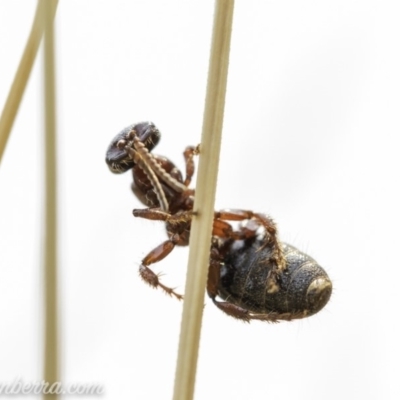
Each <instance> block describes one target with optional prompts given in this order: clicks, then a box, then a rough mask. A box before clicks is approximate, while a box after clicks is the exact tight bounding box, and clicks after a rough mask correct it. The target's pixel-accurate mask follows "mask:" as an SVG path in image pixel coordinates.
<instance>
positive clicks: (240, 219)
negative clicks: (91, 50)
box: [106, 122, 332, 322]
mask: <svg viewBox="0 0 400 400" xmlns="http://www.w3.org/2000/svg"><path fill="white" fill-rule="evenodd" d="M160 138H161V133H160V131H159V130H158V128H157V127H156V126H155V125H154V124H153V123H152V122H141V123H137V124H132V125H130V126H128V127H127V128H125V129H123V130H122V131H121V132H120V133H118V134H117V135H116V136H115V138H114V139H113V140H112V142H111V144H110V145H109V147H108V150H107V153H106V163H107V165H108V166H109V168H110V170H111V171H112V172H114V173H123V172H126V171H128V170H129V169H131V170H132V174H133V184H132V190H133V192H134V194H135V195H136V197H137V198H138V199H139V200H140V201H141V202H142V203H143V204H144V205H145V206H146V207H147V208H144V209H134V210H133V215H134V216H135V217H139V218H145V219H150V220H156V221H162V222H164V223H165V227H166V231H167V236H168V239H167V240H166V241H164V242H163V243H161V244H160V245H158V246H157V247H155V248H154V249H153V250H151V251H150V252H149V253H148V254H147V255H146V256H145V257H144V258H143V259H142V261H141V265H140V267H139V274H140V276H141V277H142V279H143V280H144V281H145V282H146V283H147V284H149V285H150V286H152V287H153V288H161V289H162V290H163V291H164V292H166V293H167V294H169V295H171V296H174V297H176V298H177V299H179V300H181V299H182V298H183V296H182V295H181V294H179V293H177V292H175V290H174V289H173V288H170V287H168V286H166V285H165V284H164V283H162V282H161V280H160V276H159V275H158V274H156V273H154V272H153V271H152V269H151V268H150V266H151V265H152V264H155V263H157V262H159V261H161V260H162V259H164V258H165V257H166V256H168V254H170V253H171V251H172V250H173V249H174V248H175V246H187V245H188V244H189V235H190V226H191V221H192V218H193V217H194V216H195V215H196V213H195V211H194V210H193V203H194V196H195V191H194V189H192V188H190V184H191V180H192V177H193V174H194V171H195V166H194V157H195V156H196V155H197V154H198V153H199V146H197V147H195V146H187V147H186V148H185V150H184V152H183V156H184V160H185V178H183V174H182V172H181V171H180V170H179V169H178V168H177V167H176V165H175V164H174V163H173V162H172V161H171V160H169V159H168V158H167V157H165V156H160V155H156V154H153V153H152V151H153V149H154V147H155V146H156V145H157V144H158V142H159V140H160ZM207 293H208V295H209V297H210V298H211V299H212V301H213V303H214V304H215V305H216V306H217V307H218V308H219V309H220V310H222V311H223V312H224V313H225V314H227V315H229V316H231V317H234V318H236V319H239V320H242V321H246V322H249V321H251V320H261V321H268V322H278V321H281V320H286V321H290V320H293V319H299V318H304V317H307V316H310V315H313V314H315V313H317V312H318V311H320V310H321V309H322V308H323V307H324V306H325V305H326V304H327V302H328V301H329V298H330V296H331V293H332V282H331V280H330V279H329V276H328V275H327V273H326V272H325V271H324V269H323V268H322V267H321V266H320V265H319V264H318V263H317V262H316V261H315V260H314V259H313V258H311V257H310V256H308V255H307V254H305V253H303V252H301V251H300V250H298V249H296V248H295V247H293V246H291V245H289V244H286V243H283V242H281V241H280V239H279V236H278V231H277V227H276V224H275V222H274V221H273V220H272V218H271V217H269V216H268V215H265V214H263V213H257V212H253V211H250V210H231V209H226V210H220V211H215V212H214V221H213V229H212V240H211V243H210V258H209V272H208V280H207Z"/></svg>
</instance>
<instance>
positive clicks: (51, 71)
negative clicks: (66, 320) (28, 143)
mask: <svg viewBox="0 0 400 400" xmlns="http://www.w3.org/2000/svg"><path fill="white" fill-rule="evenodd" d="M56 6H57V1H56V0H47V1H46V6H45V7H42V14H43V22H44V27H45V35H44V101H45V138H44V139H45V140H44V146H45V168H44V169H45V204H44V206H45V232H44V279H45V281H44V319H45V320H44V342H45V343H44V372H43V375H44V376H43V378H44V380H45V381H46V382H49V383H50V385H51V384H52V383H53V382H56V381H59V380H60V379H59V371H58V367H59V359H58V354H59V343H58V296H57V148H56V95H55V60H54V58H55V57H54V26H53V16H54V12H55V9H56ZM44 398H46V399H48V398H52V399H56V398H57V395H56V394H53V395H50V396H46V395H44Z"/></svg>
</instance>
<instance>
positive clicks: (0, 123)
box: [0, 0, 57, 163]
mask: <svg viewBox="0 0 400 400" xmlns="http://www.w3.org/2000/svg"><path fill="white" fill-rule="evenodd" d="M45 3H46V0H39V1H38V4H37V7H36V13H35V18H34V20H33V24H32V28H31V32H30V34H29V37H28V40H27V42H26V45H25V50H24V53H23V55H22V58H21V61H20V63H19V66H18V69H17V72H16V74H15V77H14V81H13V83H12V85H11V88H10V92H9V94H8V97H7V99H6V102H5V104H4V108H3V112H2V114H1V117H0V163H1V160H2V158H3V153H4V150H5V148H6V145H7V141H8V137H9V136H10V132H11V129H12V126H13V124H14V120H15V117H16V115H17V112H18V108H19V105H20V103H21V99H22V95H23V94H24V91H25V87H26V84H27V82H28V79H29V76H30V74H31V70H32V66H33V63H34V61H35V58H36V54H37V51H38V48H39V44H40V40H41V38H42V34H43V22H42V19H41V14H42V13H41V8H42V6H44V4H45ZM56 3H57V2H56ZM51 12H52V16H51V18H52V19H53V18H54V15H55V13H56V7H54V8H52V9H51Z"/></svg>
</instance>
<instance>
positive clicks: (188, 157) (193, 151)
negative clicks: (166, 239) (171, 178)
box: [183, 145, 200, 186]
mask: <svg viewBox="0 0 400 400" xmlns="http://www.w3.org/2000/svg"><path fill="white" fill-rule="evenodd" d="M199 149H200V145H197V146H196V147H193V146H188V147H186V149H185V151H184V152H183V157H184V158H185V164H186V178H185V182H184V185H185V186H189V185H190V182H191V181H192V177H193V174H194V161H193V158H194V156H196V155H198V154H199V152H200V150H199Z"/></svg>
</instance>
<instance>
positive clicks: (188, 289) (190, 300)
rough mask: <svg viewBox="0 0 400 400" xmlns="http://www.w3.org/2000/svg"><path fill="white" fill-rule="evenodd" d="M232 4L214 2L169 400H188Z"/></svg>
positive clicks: (211, 214)
mask: <svg viewBox="0 0 400 400" xmlns="http://www.w3.org/2000/svg"><path fill="white" fill-rule="evenodd" d="M233 7H234V1H233V0H216V3H215V14H214V26H213V37H212V43H211V54H210V64H209V72H208V82H207V94H206V103H205V110H204V117H203V132H202V140H201V146H200V158H199V168H198V175H197V184H196V195H195V201H194V211H195V212H197V215H196V216H195V217H194V218H193V221H192V226H191V234H190V251H189V265H188V272H187V278H186V286H185V300H184V304H183V314H182V323H181V334H180V341H179V350H178V361H177V366H176V374H175V387H174V397H173V399H174V400H191V399H193V393H194V384H195V376H196V369H197V359H198V349H199V342H200V331H201V321H202V315H203V306H204V293H205V286H206V280H207V271H208V265H209V254H210V245H211V228H212V222H213V217H214V202H215V192H216V184H217V174H218V159H219V153H220V146H221V133H222V123H223V116H224V107H225V93H226V82H227V75H228V61H229V48H230V39H231V31H232V19H233Z"/></svg>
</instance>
